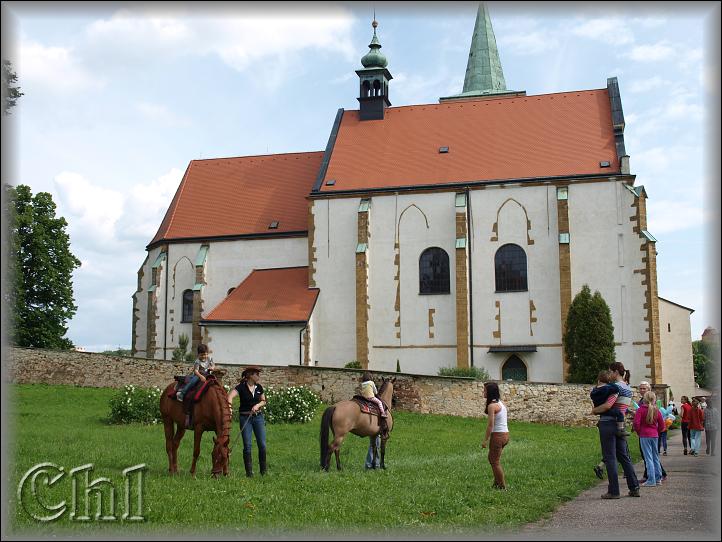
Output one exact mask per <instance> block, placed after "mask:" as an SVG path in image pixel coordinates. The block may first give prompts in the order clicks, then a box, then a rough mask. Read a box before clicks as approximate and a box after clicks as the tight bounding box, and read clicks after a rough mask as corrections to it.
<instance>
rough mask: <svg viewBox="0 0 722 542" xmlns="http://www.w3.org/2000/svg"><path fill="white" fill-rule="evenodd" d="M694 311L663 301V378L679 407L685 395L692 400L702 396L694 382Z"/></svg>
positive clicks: (660, 323)
mask: <svg viewBox="0 0 722 542" xmlns="http://www.w3.org/2000/svg"><path fill="white" fill-rule="evenodd" d="M693 312H694V309H690V308H687V307H684V306H682V305H679V304H677V303H673V302H672V301H669V300H668V299H664V298H662V297H660V298H659V329H660V333H659V338H660V343H661V346H662V375H663V376H664V384H666V385H667V386H669V388H668V389H667V390H668V391H667V394H668V395H670V393H671V395H672V397H673V398H674V400H675V401H676V402H677V404H679V399H680V397H682V396H683V395H686V396H687V397H689V398H692V397H694V396H695V395H696V394H697V393H698V388H697V386H696V385H695V382H694V362H693V357H692V328H691V325H690V321H689V317H690V315H691V314H692V313H693ZM672 397H667V399H668V400H669V399H671V398H672Z"/></svg>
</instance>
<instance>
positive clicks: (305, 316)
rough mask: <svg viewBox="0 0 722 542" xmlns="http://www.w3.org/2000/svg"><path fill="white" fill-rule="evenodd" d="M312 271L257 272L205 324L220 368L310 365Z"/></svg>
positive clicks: (314, 295) (314, 292) (314, 291)
mask: <svg viewBox="0 0 722 542" xmlns="http://www.w3.org/2000/svg"><path fill="white" fill-rule="evenodd" d="M318 292H319V291H318V289H317V288H309V287H308V267H290V268H281V269H256V270H254V271H253V272H252V273H251V274H250V275H249V276H248V277H247V278H246V279H245V280H244V281H243V282H242V283H241V284H239V285H238V287H237V288H235V289H233V291H232V292H231V293H230V294H229V295H228V296H227V297H226V298H225V299H224V300H223V301H222V302H221V303H220V304H218V306H216V307H215V308H214V309H213V310H212V311H210V312H209V313H208V315H207V316H206V317H205V318H203V319H202V320H201V326H203V327H204V328H205V330H206V336H207V337H208V339H207V341H208V344H209V346H210V348H211V350H212V352H213V360H214V361H215V362H216V363H225V364H239V365H251V364H258V365H294V364H295V365H298V364H305V365H308V361H309V358H310V336H311V335H310V325H311V322H310V320H311V315H312V313H313V308H314V306H315V304H316V299H317V297H318Z"/></svg>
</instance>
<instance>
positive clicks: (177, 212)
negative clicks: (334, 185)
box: [150, 152, 323, 245]
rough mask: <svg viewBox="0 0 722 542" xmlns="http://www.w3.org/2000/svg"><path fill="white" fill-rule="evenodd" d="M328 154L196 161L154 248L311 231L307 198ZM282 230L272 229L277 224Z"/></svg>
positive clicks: (164, 221)
mask: <svg viewBox="0 0 722 542" xmlns="http://www.w3.org/2000/svg"><path fill="white" fill-rule="evenodd" d="M322 158H323V152H305V153H294V154H272V155H268V156H244V157H240V158H215V159H211V160H192V161H191V162H190V164H189V165H188V169H187V170H186V172H185V175H184V176H183V180H182V181H181V183H180V186H179V187H178V190H177V191H176V194H175V196H174V197H173V201H172V202H171V204H170V207H169V208H168V211H167V212H166V214H165V217H164V218H163V222H162V223H161V226H160V228H159V229H158V233H156V234H155V237H153V240H152V241H151V242H150V245H153V244H155V243H158V242H159V241H163V240H172V239H183V238H209V237H218V236H224V235H252V234H267V233H279V234H282V233H287V232H294V231H306V230H308V218H307V216H308V214H307V213H308V210H307V203H306V196H307V195H308V194H309V192H310V191H311V188H312V187H313V184H314V182H315V180H316V177H317V175H318V171H319V168H320V166H321V160H322ZM273 221H277V222H278V223H279V224H278V228H277V229H273V230H269V229H268V226H269V224H270V223H271V222H273Z"/></svg>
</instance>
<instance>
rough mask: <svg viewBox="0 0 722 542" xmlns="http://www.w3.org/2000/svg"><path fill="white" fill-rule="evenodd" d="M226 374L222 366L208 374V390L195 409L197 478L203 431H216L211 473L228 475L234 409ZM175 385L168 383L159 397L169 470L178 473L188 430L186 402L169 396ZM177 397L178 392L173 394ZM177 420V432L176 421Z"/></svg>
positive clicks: (194, 448) (194, 469)
mask: <svg viewBox="0 0 722 542" xmlns="http://www.w3.org/2000/svg"><path fill="white" fill-rule="evenodd" d="M224 374H225V371H223V370H222V369H216V370H214V371H213V373H212V376H211V377H209V382H208V390H206V392H205V394H204V395H203V396H202V397H201V398H200V400H199V401H198V402H197V403H196V405H195V410H194V411H193V431H194V436H195V441H194V445H193V464H192V465H191V475H192V476H194V477H195V474H196V462H197V461H198V456H199V455H200V453H201V438H202V437H203V432H204V431H215V433H216V437H214V438H213V444H214V446H213V452H212V453H211V457H212V459H213V470H212V472H211V474H212V475H213V477H214V478H216V477H217V476H218V475H219V474H221V473H223V474H224V475H227V474H228V456H229V451H228V444H229V432H230V429H231V409H230V408H229V407H228V401H227V394H226V390H225V389H223V385H222V384H221V381H220V379H221V377H222V376H223V375H224ZM174 387H175V384H169V385H168V386H167V387H166V389H165V391H164V392H163V394H162V395H161V396H160V413H161V417H162V418H163V425H164V426H165V450H166V452H167V453H168V472H169V473H170V474H177V473H178V446H179V445H180V441H181V439H182V438H183V435H184V434H185V432H186V429H185V413H184V412H183V404H182V403H181V402H180V401H177V400H176V399H172V398H170V397H168V393H169V392H170V391H171V390H172V389H174ZM173 396H175V393H174V394H173ZM174 422H175V425H176V429H175V434H174V431H173V423H174Z"/></svg>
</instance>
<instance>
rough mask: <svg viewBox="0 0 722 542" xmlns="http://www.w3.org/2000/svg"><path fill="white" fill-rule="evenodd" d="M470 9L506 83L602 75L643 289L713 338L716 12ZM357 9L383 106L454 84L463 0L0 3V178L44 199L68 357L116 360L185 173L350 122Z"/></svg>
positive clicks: (322, 134) (468, 19)
mask: <svg viewBox="0 0 722 542" xmlns="http://www.w3.org/2000/svg"><path fill="white" fill-rule="evenodd" d="M299 4H300V3H299ZM630 6H631V7H630ZM488 7H489V11H490V14H491V17H492V23H493V26H494V32H495V35H496V41H497V45H498V49H499V54H500V58H501V63H502V67H503V70H504V76H505V79H506V83H507V88H508V89H510V90H525V91H526V92H527V95H530V96H531V95H538V94H547V93H553V92H565V91H574V90H587V89H598V88H606V84H607V83H606V82H607V78H608V77H612V76H616V77H618V80H619V88H620V93H621V98H622V105H623V108H624V116H625V121H626V129H625V142H626V149H627V153H628V154H629V155H630V165H631V172H632V173H633V174H636V175H637V178H636V183H635V184H636V185H640V184H641V185H644V186H645V189H646V191H647V194H648V196H649V200H648V203H647V213H648V230H649V231H650V232H651V233H652V234H653V235H654V236H655V237H656V238H657V239H658V242H657V251H658V259H657V264H658V288H659V295H660V296H661V297H664V298H665V299H668V300H671V301H673V302H675V303H678V304H680V305H683V306H686V307H689V308H692V309H694V311H695V312H694V313H693V314H692V315H691V326H692V328H691V331H692V338H693V339H697V338H699V336H700V335H701V334H702V332H703V331H704V329H705V327H707V326H708V325H711V324H716V325H717V326H719V302H718V301H717V300H716V299H714V297H716V296H710V295H709V292H710V291H718V288H719V286H718V283H719V274H718V269H719V264H718V262H717V261H716V260H715V259H714V258H713V257H712V254H711V252H710V250H709V246H710V243H715V242H716V243H718V242H719V237H718V233H715V231H716V230H714V229H713V227H714V225H715V224H716V225H717V227H718V224H719V222H718V221H719V182H720V178H719V170H718V169H715V168H710V167H709V166H708V164H709V158H710V156H711V155H710V153H713V152H718V148H719V147H718V145H719V141H716V142H714V141H710V139H711V136H710V134H711V133H712V132H711V129H716V130H719V118H718V117H716V120H711V119H712V116H711V113H710V103H712V102H713V101H714V103H719V100H720V65H719V58H712V57H711V56H710V53H711V52H712V48H711V47H710V44H711V43H713V40H719V35H718V34H715V33H714V32H718V30H717V29H716V27H714V26H711V25H710V22H711V21H713V20H716V21H717V23H716V24H717V25H719V17H720V8H719V3H717V2H708V3H694V2H685V3H667V4H664V3H662V4H660V3H656V2H649V3H644V4H630V3H601V2H600V3H586V4H573V3H565V4H553V3H546V2H542V3H513V4H507V3H495V2H489V3H488ZM374 8H375V10H376V18H377V20H378V21H379V27H378V30H377V32H378V37H379V40H380V42H381V44H382V46H383V49H382V51H383V52H384V54H385V55H386V57H387V58H388V60H389V65H388V69H389V70H390V71H391V73H392V75H393V80H392V81H391V83H390V90H389V94H390V99H391V102H392V104H393V105H394V106H401V105H411V104H424V103H437V102H438V98H439V97H440V96H448V95H451V94H456V93H458V92H460V91H461V88H462V86H463V80H464V73H465V70H466V60H467V56H468V52H469V45H470V43H471V35H472V31H473V28H474V20H475V16H476V9H477V4H476V3H473V2H471V3H448V2H444V3H428V4H414V3H409V4H402V3H384V2H374V3H372V2H356V3H326V4H302V5H301V6H300V7H299V6H295V5H293V4H280V5H278V4H276V5H269V4H262V3H241V4H236V3H228V4H212V3H202V4H201V3H188V4H182V3H181V4H170V5H156V4H141V3H133V4H126V3H122V2H109V3H104V4H93V3H87V4H65V3H57V4H55V3H40V4H33V3H30V2H23V3H15V2H6V3H4V4H3V19H5V17H6V15H7V14H8V13H9V14H10V15H12V17H10V18H9V19H12V22H13V23H14V24H11V26H10V28H11V30H12V32H11V38H9V39H8V38H7V34H6V33H5V32H4V34H5V41H4V43H3V53H2V57H3V59H5V58H9V59H10V60H11V61H12V62H13V65H14V66H15V68H16V73H17V75H18V84H19V86H20V87H21V90H22V92H23V93H24V95H23V96H22V97H21V98H20V100H19V101H18V105H17V106H16V107H15V108H14V109H13V110H12V113H11V115H10V116H9V117H6V118H4V119H3V122H5V123H6V125H7V126H9V127H10V128H11V129H12V133H13V137H12V142H11V143H10V144H4V149H3V152H4V153H5V152H11V153H12V154H13V158H14V160H13V167H12V170H11V175H12V179H10V180H9V181H10V183H11V184H14V185H17V184H26V185H29V186H30V187H31V188H32V191H33V193H37V192H40V191H45V192H50V193H51V194H52V195H53V199H54V201H55V202H56V203H57V205H58V210H57V212H58V215H61V216H64V217H65V218H66V220H67V221H68V223H69V227H68V232H69V234H70V239H71V250H72V252H73V253H74V254H75V255H76V256H77V257H78V258H79V259H80V260H81V262H82V265H81V267H80V268H79V269H77V270H76V271H75V273H74V275H73V287H74V292H75V300H76V303H77V305H78V311H77V313H76V315H75V316H74V318H73V319H72V320H71V321H70V322H69V330H68V335H67V336H68V337H69V338H70V339H71V340H72V341H73V342H74V343H75V344H76V345H77V346H82V347H84V348H86V349H87V350H92V351H100V350H105V349H115V348H118V347H123V348H129V347H130V341H131V311H132V295H133V293H134V292H135V290H136V286H137V271H138V268H139V267H140V266H141V264H142V263H143V260H144V258H145V256H146V252H145V247H146V245H147V244H148V242H149V241H150V240H151V239H152V238H153V236H154V234H155V232H156V231H157V229H158V226H159V225H160V223H161V220H162V218H163V215H164V213H165V211H166V209H167V208H168V205H169V204H170V201H171V198H172V197H173V194H174V193H175V190H176V189H177V187H178V184H179V182H180V179H181V177H182V175H183V172H184V171H185V168H186V167H187V165H188V163H189V161H190V160H193V159H198V158H215V157H227V156H245V155H256V154H269V153H270V154H272V153H284V152H306V151H319V150H324V149H325V147H326V142H327V140H328V136H329V133H330V130H331V126H332V123H333V120H334V118H335V114H336V111H337V109H338V108H340V107H343V108H345V109H347V110H349V109H358V102H357V101H356V97H357V91H358V86H357V85H358V83H357V81H358V79H357V76H356V74H355V73H354V70H356V69H358V68H360V67H361V64H360V59H361V57H362V56H363V55H364V54H366V52H368V44H369V43H370V41H371V36H372V28H371V20H372V19H373V9H374ZM715 18H716V19H715ZM7 22H8V21H4V24H5V23H7ZM4 30H5V29H4ZM716 43H717V44H718V43H719V41H717V42H716ZM718 111H719V110H718V109H717V110H715V113H718ZM715 123H716V124H715ZM717 133H718V132H717ZM3 181H8V179H3ZM715 187H716V188H715ZM716 236H717V237H716ZM715 237H716V240H715ZM713 285H714V286H713Z"/></svg>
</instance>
